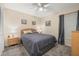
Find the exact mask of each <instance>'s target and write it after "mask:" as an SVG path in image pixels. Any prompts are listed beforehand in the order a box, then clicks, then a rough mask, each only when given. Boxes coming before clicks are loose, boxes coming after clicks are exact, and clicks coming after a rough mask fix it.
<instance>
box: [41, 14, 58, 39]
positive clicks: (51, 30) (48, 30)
mask: <svg viewBox="0 0 79 59" xmlns="http://www.w3.org/2000/svg"><path fill="white" fill-rule="evenodd" d="M42 20H43V21H41V23H42V24H43V25H45V22H46V21H47V20H50V21H51V26H44V30H43V33H45V34H52V35H54V36H55V37H56V38H57V39H58V28H59V27H58V26H59V19H58V16H55V15H49V16H47V17H44V18H42Z"/></svg>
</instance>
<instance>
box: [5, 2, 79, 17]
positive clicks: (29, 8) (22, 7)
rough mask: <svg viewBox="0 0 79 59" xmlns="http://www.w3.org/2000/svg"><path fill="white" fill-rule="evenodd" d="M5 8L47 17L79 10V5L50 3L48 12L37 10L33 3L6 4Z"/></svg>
mask: <svg viewBox="0 0 79 59" xmlns="http://www.w3.org/2000/svg"><path fill="white" fill-rule="evenodd" d="M4 7H6V8H9V9H13V10H16V11H19V12H23V13H27V14H30V15H34V16H38V17H45V16H47V15H50V14H57V13H61V12H62V11H66V10H71V9H76V8H77V9H79V4H78V3H49V7H48V8H47V11H45V12H40V11H37V10H35V7H36V6H34V5H33V4H32V3H5V4H4Z"/></svg>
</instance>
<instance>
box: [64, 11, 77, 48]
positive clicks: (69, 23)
mask: <svg viewBox="0 0 79 59" xmlns="http://www.w3.org/2000/svg"><path fill="white" fill-rule="evenodd" d="M76 24H77V12H75V13H71V14H67V15H64V28H65V29H64V31H65V45H68V46H71V34H72V31H76Z"/></svg>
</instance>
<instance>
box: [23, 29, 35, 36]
mask: <svg viewBox="0 0 79 59" xmlns="http://www.w3.org/2000/svg"><path fill="white" fill-rule="evenodd" d="M24 31H32V32H36V29H32V28H27V29H22V30H21V35H23V34H24Z"/></svg>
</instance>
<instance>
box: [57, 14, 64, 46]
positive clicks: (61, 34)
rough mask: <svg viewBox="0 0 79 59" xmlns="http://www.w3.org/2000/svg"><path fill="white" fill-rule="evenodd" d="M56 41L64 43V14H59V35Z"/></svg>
mask: <svg viewBox="0 0 79 59" xmlns="http://www.w3.org/2000/svg"><path fill="white" fill-rule="evenodd" d="M58 43H59V44H62V45H63V44H64V15H60V16H59V37H58Z"/></svg>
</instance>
